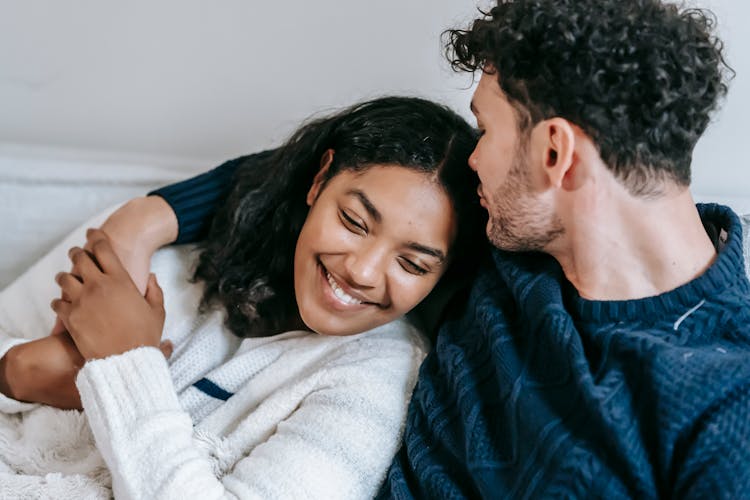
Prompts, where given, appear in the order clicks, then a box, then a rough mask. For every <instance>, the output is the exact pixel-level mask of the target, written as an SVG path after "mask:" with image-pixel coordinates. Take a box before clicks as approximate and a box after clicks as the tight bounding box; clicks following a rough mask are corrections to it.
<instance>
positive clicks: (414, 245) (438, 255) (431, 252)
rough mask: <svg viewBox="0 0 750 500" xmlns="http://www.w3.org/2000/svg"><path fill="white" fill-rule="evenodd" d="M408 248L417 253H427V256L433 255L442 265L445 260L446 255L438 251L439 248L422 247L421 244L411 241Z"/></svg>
mask: <svg viewBox="0 0 750 500" xmlns="http://www.w3.org/2000/svg"><path fill="white" fill-rule="evenodd" d="M406 246H407V247H409V248H411V249H412V250H416V251H417V252H421V253H426V254H427V255H432V256H433V257H435V258H437V259H438V260H439V261H440V262H441V263H442V262H443V261H444V260H445V254H444V253H443V252H442V251H440V250H438V249H437V248H432V247H428V246H425V245H422V244H421V243H417V242H415V241H410V242H409V243H407V244H406Z"/></svg>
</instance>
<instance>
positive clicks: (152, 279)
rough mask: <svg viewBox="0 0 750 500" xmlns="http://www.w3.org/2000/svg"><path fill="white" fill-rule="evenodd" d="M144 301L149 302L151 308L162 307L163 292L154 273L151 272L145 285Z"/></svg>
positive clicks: (161, 308)
mask: <svg viewBox="0 0 750 500" xmlns="http://www.w3.org/2000/svg"><path fill="white" fill-rule="evenodd" d="M146 302H148V303H149V305H150V306H151V308H154V309H160V310H163V309H164V292H163V291H162V289H161V287H160V286H159V283H158V282H157V281H156V275H155V274H154V273H151V274H150V275H149V276H148V285H147V287H146Z"/></svg>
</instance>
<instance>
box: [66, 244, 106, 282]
mask: <svg viewBox="0 0 750 500" xmlns="http://www.w3.org/2000/svg"><path fill="white" fill-rule="evenodd" d="M68 258H69V259H70V261H71V262H72V263H73V269H72V270H71V274H73V275H74V276H76V277H78V278H79V279H80V280H81V281H82V282H86V281H87V280H91V279H94V278H96V277H97V276H99V275H100V274H101V273H102V271H101V269H100V268H99V265H98V264H97V263H96V260H95V258H94V256H93V255H91V254H90V253H89V252H87V251H86V250H84V249H83V248H81V247H73V248H71V249H70V250H68Z"/></svg>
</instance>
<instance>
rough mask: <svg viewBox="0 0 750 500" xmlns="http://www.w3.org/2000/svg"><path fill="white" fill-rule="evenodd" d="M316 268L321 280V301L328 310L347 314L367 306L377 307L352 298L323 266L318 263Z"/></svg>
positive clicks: (357, 298)
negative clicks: (337, 290)
mask: <svg viewBox="0 0 750 500" xmlns="http://www.w3.org/2000/svg"><path fill="white" fill-rule="evenodd" d="M318 266H319V268H320V272H319V275H320V280H321V284H320V285H321V289H322V291H323V299H324V302H325V303H326V304H327V305H328V306H329V307H330V308H332V309H334V310H336V311H341V312H349V311H361V310H362V309H365V308H367V306H372V305H377V304H373V303H371V302H366V301H363V300H362V299H360V298H359V297H354V296H352V295H351V294H349V293H347V292H346V291H345V290H344V289H343V287H342V286H341V285H340V284H339V283H338V282H337V281H336V280H335V278H333V277H332V276H331V275H330V273H329V272H328V271H327V270H326V268H325V266H323V264H321V263H318ZM329 276H330V279H331V280H332V281H333V282H334V283H335V284H332V283H331V282H330V281H329ZM334 287H337V288H338V289H339V290H340V291H339V292H338V294H337V292H336V289H335V288H334ZM350 299H353V300H354V301H356V302H352V300H350Z"/></svg>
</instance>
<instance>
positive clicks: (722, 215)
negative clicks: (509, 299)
mask: <svg viewBox="0 0 750 500" xmlns="http://www.w3.org/2000/svg"><path fill="white" fill-rule="evenodd" d="M697 207H698V212H699V214H700V216H701V219H702V220H703V224H704V225H705V226H709V225H713V226H714V227H716V228H718V229H720V230H721V229H723V230H724V231H726V234H727V239H726V242H725V244H724V246H723V248H721V249H720V250H719V251H718V254H717V256H716V260H715V261H714V263H713V264H712V265H711V266H710V267H709V268H708V269H707V270H706V272H704V273H703V274H702V275H701V276H699V277H697V278H695V279H694V280H692V281H690V282H688V283H686V284H684V285H682V286H680V287H678V288H675V289H674V290H672V291H669V292H666V293H663V294H661V295H656V296H653V297H646V298H643V299H637V300H611V301H598V300H587V299H584V298H582V297H581V296H580V295H579V294H578V292H577V291H576V290H575V288H574V287H573V286H572V285H571V284H570V283H569V282H568V283H567V284H566V287H567V289H566V298H567V299H568V300H569V302H568V304H569V306H572V308H573V310H572V311H571V312H572V313H574V314H576V315H577V316H578V317H579V318H580V319H581V320H583V321H586V322H595V323H602V322H613V321H634V320H644V319H648V318H652V317H663V315H664V314H666V313H672V312H681V313H682V312H685V311H686V310H689V309H690V308H693V307H695V306H696V305H698V304H699V303H700V301H702V300H704V299H707V298H710V297H715V296H716V295H717V294H719V293H721V292H723V291H725V290H727V289H729V288H732V287H733V286H735V285H736V284H737V283H739V282H744V283H745V287H746V285H747V282H746V280H747V278H746V277H745V267H744V260H743V253H742V225H741V224H740V220H739V218H738V217H737V215H736V214H735V213H734V212H733V211H732V210H731V209H730V208H728V207H725V206H721V205H717V204H715V203H710V204H698V205H697Z"/></svg>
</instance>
